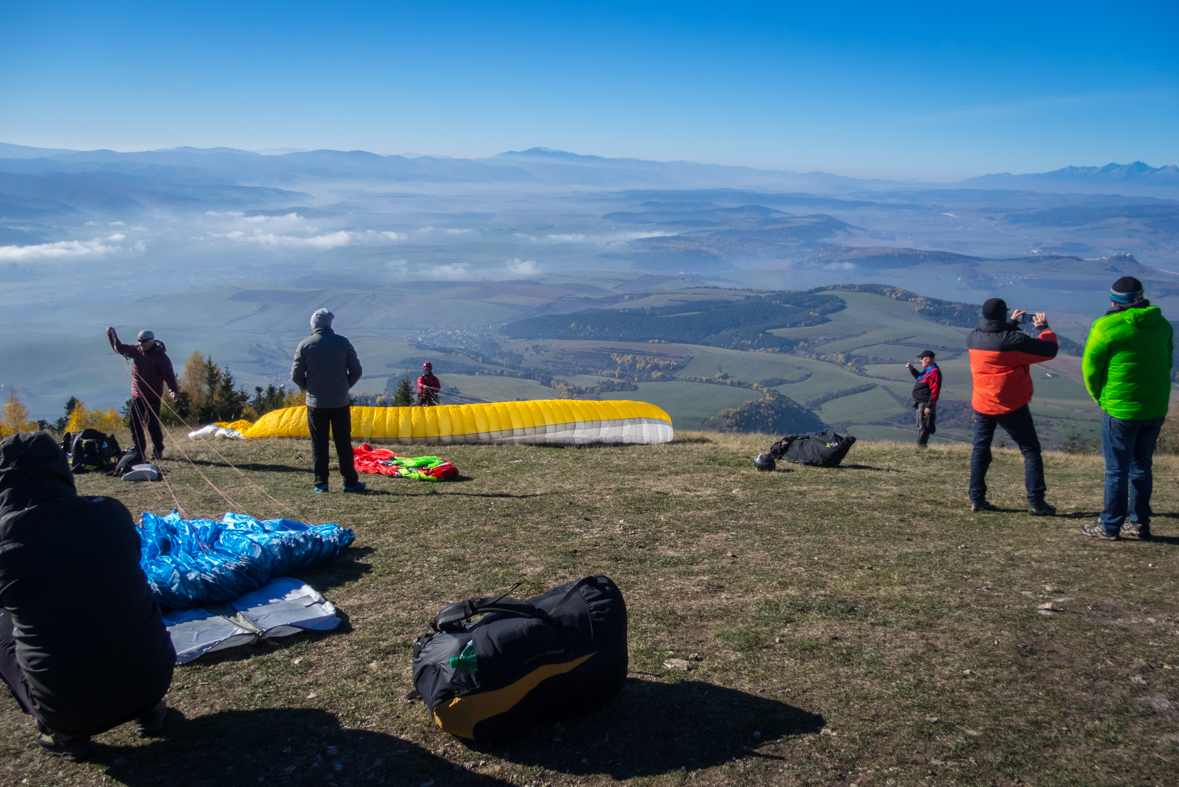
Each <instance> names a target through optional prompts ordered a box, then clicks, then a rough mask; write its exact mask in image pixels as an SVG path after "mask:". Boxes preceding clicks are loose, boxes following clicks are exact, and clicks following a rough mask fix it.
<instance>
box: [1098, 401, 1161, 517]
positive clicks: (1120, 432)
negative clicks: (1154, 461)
mask: <svg viewBox="0 0 1179 787" xmlns="http://www.w3.org/2000/svg"><path fill="white" fill-rule="evenodd" d="M1165 420H1166V419H1165V418H1147V419H1146V420H1143V421H1123V420H1122V419H1121V418H1114V417H1113V416H1112V415H1109V414H1106V416H1105V417H1104V418H1103V419H1102V421H1101V455H1102V456H1103V457H1105V510H1104V511H1102V512H1101V525H1102V527H1104V528H1105V532H1107V533H1110V534H1111V535H1112V534H1113V533H1117V532H1119V531H1120V530H1121V529H1122V523H1123V522H1125V521H1126V511H1127V508H1126V491H1127V490H1126V487H1127V486H1128V487H1129V492H1130V495H1129V497H1130V506H1129V511H1130V521H1131V522H1133V523H1134V524H1136V525H1149V524H1150V514H1151V511H1150V493H1151V492H1152V491H1153V489H1154V474H1153V473H1152V472H1151V458H1152V457H1153V455H1154V444H1155V443H1156V442H1157V441H1158V439H1159V430H1160V429H1161V428H1162V426H1163V421H1165Z"/></svg>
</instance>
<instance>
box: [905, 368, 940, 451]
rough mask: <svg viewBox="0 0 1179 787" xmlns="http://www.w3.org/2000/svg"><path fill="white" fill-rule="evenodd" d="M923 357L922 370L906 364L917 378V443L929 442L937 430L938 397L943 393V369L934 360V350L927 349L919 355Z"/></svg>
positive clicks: (915, 385) (923, 444)
mask: <svg viewBox="0 0 1179 787" xmlns="http://www.w3.org/2000/svg"><path fill="white" fill-rule="evenodd" d="M917 357H918V358H920V359H921V371H917V367H915V366H913V364H911V363H907V364H905V368H906V369H908V370H909V374H911V375H913V376H914V377H915V378H917V382H915V383H913V401H914V403H915V404H914V405H913V406H914V407H916V408H917V445H920V446H925V445H928V444H929V436H930V435H931V434H933V433H934V432H936V431H937V398H938V397H939V396H941V393H942V370H941V369H939V368H937V364H936V363H934V362H933V359H934V354H933V350H926V351H924V352H923V353H921V355H919V356H917Z"/></svg>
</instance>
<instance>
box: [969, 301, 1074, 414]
mask: <svg viewBox="0 0 1179 787" xmlns="http://www.w3.org/2000/svg"><path fill="white" fill-rule="evenodd" d="M966 347H967V349H969V350H970V376H971V378H972V380H973V381H974V395H973V396H972V397H971V400H970V404H971V406H972V407H973V408H974V409H975V411H976V412H979V413H983V414H984V415H1002V414H1004V413H1009V412H1011V411H1012V410H1018V409H1019V408H1021V407H1023V406H1024V405H1025V404H1027V403H1028V402H1030V401H1031V400H1032V375H1031V371H1030V367H1031V365H1032V364H1033V363H1040V362H1041V361H1050V360H1052V359H1053V358H1055V357H1056V351H1057V350H1058V349H1059V345H1057V343H1056V334H1055V333H1053V332H1052V331H1050V330H1044V331H1041V332H1040V338H1039V339H1033V338H1032V337H1031V336H1029V335H1028V334H1026V333H1024V332H1023V331H1021V330H1020V329H1019V326H1018V325H1017V324H1016V323H1013V322H1007V321H1006V320H979V322H978V327H977V328H975V329H974V330H973V331H971V332H970V335H969V336H967V337H966Z"/></svg>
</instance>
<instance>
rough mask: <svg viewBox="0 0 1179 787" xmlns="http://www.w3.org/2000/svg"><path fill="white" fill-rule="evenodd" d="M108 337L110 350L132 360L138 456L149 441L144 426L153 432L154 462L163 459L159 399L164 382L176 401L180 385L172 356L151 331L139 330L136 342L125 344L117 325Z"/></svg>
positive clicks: (144, 453)
mask: <svg viewBox="0 0 1179 787" xmlns="http://www.w3.org/2000/svg"><path fill="white" fill-rule="evenodd" d="M106 338H107V339H109V340H110V343H111V349H112V350H114V351H115V352H117V353H118V354H119V355H121V356H123V357H124V358H129V359H131V439H132V440H133V441H134V442H135V447H136V448H137V449H139V455H140V456H142V457H144V458H146V457H147V442H146V441H145V440H144V435H143V428H144V426H146V427H147V430H148V432H149V433H150V434H151V442H152V452H151V458H152V460H153V461H156V460H159V459H163V458H164V432H163V430H162V429H161V428H160V399H161V397H163V395H164V384H165V383H167V385H168V395H169V396H171V397H172V401H173V402H175V401H176V392H177V391H178V390H180V385H179V384H178V383H177V382H176V373H175V372H174V371H173V370H172V359H170V358H169V357H168V351H167V349H166V348H165V347H164V343H163V342H161V341H158V340H157V339H156V335H155V334H154V333H152V332H151V331H140V332H139V337H138V338H139V341H138V343H136V344H123V343H122V342H120V341H119V335H118V334H117V333H115V329H114V328H107V329H106Z"/></svg>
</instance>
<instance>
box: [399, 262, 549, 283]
mask: <svg viewBox="0 0 1179 787" xmlns="http://www.w3.org/2000/svg"><path fill="white" fill-rule="evenodd" d="M385 267H386V268H388V269H389V273H391V274H392V275H393V276H394V277H396V278H399V279H413V280H415V281H438V280H440V281H501V280H503V279H521V278H531V277H533V276H536V275H538V274H539V273H540V267H539V266H538V265H537V264H536V261H535V260H521V259H513V260H508V261H507V262H505V263H504V264H503V265H502V266H495V267H477V268H474V269H472V268H471V266H470V264H469V263H466V262H452V263H449V264H446V265H410V263H409V260H390V261H389V262H387V263H385Z"/></svg>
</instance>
